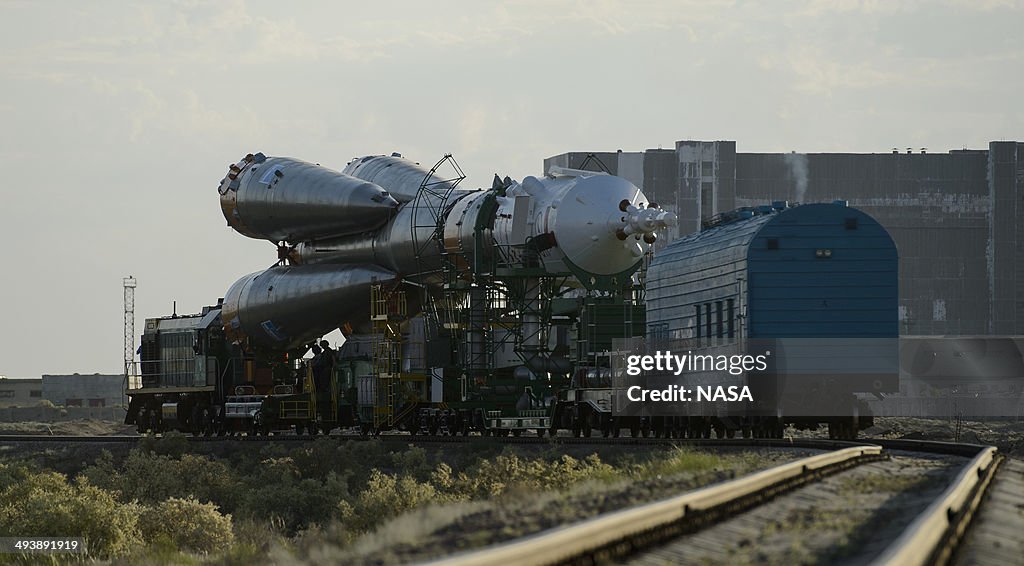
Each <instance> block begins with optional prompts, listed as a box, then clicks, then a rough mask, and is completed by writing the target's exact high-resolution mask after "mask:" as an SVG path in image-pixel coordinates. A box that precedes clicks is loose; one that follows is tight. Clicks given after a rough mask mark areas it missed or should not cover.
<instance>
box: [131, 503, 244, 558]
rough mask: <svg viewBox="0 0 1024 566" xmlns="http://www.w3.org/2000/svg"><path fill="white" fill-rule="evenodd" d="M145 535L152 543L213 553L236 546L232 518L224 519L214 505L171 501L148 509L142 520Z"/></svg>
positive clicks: (140, 520) (228, 516) (141, 525)
mask: <svg viewBox="0 0 1024 566" xmlns="http://www.w3.org/2000/svg"><path fill="white" fill-rule="evenodd" d="M139 524H140V527H141V530H142V535H143V536H144V537H145V538H146V540H147V541H148V542H149V543H150V544H153V543H157V544H167V543H170V544H171V545H173V546H174V547H176V548H179V549H188V550H192V551H196V552H212V551H214V550H218V549H224V548H226V547H228V546H229V545H231V543H233V542H234V539H235V536H234V533H233V532H232V530H231V515H222V514H221V513H220V511H219V510H218V509H217V506H216V505H214V504H212V503H200V502H199V501H197V500H195V499H193V498H189V499H179V498H177V497H172V498H170V499H168V500H166V501H163V502H161V503H159V504H157V505H156V506H154V507H148V508H146V510H145V511H143V512H142V516H141V517H140V518H139Z"/></svg>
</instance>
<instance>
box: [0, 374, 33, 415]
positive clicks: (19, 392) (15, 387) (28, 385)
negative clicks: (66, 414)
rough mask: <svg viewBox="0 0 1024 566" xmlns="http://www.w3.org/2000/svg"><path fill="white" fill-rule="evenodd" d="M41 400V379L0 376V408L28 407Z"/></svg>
mask: <svg viewBox="0 0 1024 566" xmlns="http://www.w3.org/2000/svg"><path fill="white" fill-rule="evenodd" d="M42 400H43V380H42V379H40V378H38V377H7V376H3V375H0V407H29V406H33V405H38V404H39V402H40V401H42Z"/></svg>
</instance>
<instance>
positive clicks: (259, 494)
mask: <svg viewBox="0 0 1024 566" xmlns="http://www.w3.org/2000/svg"><path fill="white" fill-rule="evenodd" d="M241 489H242V501H241V503H240V505H239V508H238V515H241V516H244V517H246V518H249V519H256V520H262V519H271V518H274V519H277V520H279V521H280V522H281V523H282V525H283V526H284V530H285V531H286V532H288V533H289V534H294V533H295V532H296V531H297V530H299V529H301V528H304V527H306V526H308V525H310V524H324V523H326V522H327V521H329V520H330V519H331V517H332V515H333V514H334V512H335V509H336V508H337V506H338V503H339V502H340V501H342V500H343V499H345V498H346V497H348V493H349V491H348V482H347V475H346V474H336V473H333V472H329V473H328V474H327V477H326V478H325V479H323V480H320V479H314V478H304V477H303V474H302V472H301V470H300V469H299V466H298V465H297V464H296V463H295V461H294V460H292V459H291V458H276V459H269V460H265V461H263V463H262V464H261V465H260V467H259V468H258V469H257V470H256V473H255V475H253V476H250V477H248V478H247V479H246V481H245V486H244V487H242V488H241Z"/></svg>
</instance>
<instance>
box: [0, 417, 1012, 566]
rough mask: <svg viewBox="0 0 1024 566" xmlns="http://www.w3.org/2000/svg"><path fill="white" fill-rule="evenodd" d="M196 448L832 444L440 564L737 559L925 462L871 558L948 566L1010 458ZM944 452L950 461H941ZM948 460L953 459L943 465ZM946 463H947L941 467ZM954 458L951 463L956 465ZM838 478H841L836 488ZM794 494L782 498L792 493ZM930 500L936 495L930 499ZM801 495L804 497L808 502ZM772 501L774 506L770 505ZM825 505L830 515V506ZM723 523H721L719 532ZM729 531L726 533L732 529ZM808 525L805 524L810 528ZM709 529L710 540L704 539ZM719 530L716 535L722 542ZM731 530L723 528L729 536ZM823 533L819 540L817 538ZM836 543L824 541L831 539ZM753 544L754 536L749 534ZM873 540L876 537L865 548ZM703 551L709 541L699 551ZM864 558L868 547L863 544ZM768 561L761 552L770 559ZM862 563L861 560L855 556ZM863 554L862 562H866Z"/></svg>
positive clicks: (408, 440)
mask: <svg viewBox="0 0 1024 566" xmlns="http://www.w3.org/2000/svg"><path fill="white" fill-rule="evenodd" d="M144 438H147V437H143V436H91V437H90V436H44V435H0V445H5V444H6V445H18V444H25V443H47V444H52V443H67V444H77V443H100V444H117V443H121V444H135V443H137V442H139V441H141V440H143V439H144ZM185 438H187V439H188V440H189V442H192V443H196V444H197V445H202V444H209V443H252V442H261V443H267V442H288V443H294V442H309V441H311V440H314V439H323V438H329V439H331V440H336V441H354V442H367V441H381V442H395V443H403V444H417V445H444V444H526V445H529V444H535V445H552V444H561V445H627V446H628V445H635V446H658V445H662V446H664V445H677V446H678V445H685V446H693V447H697V448H702V447H704V448H715V447H734V448H780V449H781V448H803V449H815V450H822V451H825V452H824V453H821V454H816V455H814V456H810V457H808V458H803V459H800V460H796V461H793V462H790V463H787V464H783V465H781V466H777V467H775V468H770V469H767V470H763V471H760V472H757V473H754V474H751V475H749V476H746V477H742V478H738V479H735V480H732V481H728V482H724V483H720V484H716V485H712V486H709V487H705V488H702V489H698V490H696V491H692V492H688V493H686V494H682V495H679V496H676V497H673V498H671V499H667V500H664V501H660V502H655V503H651V504H647V505H643V506H640V507H635V508H631V509H626V510H622V511H618V512H614V513H610V514H605V515H602V516H599V517H596V518H594V519H591V520H587V521H583V522H581V523H577V524H574V525H569V526H565V527H560V528H557V529H553V530H550V531H546V532H542V533H540V534H537V535H533V536H529V537H526V538H524V539H519V540H515V541H511V542H508V543H504V544H500V545H498V546H494V547H490V548H487V549H485V550H482V551H475V552H470V553H467V554H463V555H459V556H455V557H452V558H449V559H446V560H442V561H440V562H439V563H440V564H449V565H475V564H498V563H501V564H502V566H510V565H513V564H554V563H594V562H609V561H616V562H619V561H631V562H636V563H655V564H658V563H661V564H664V563H672V562H679V561H695V562H699V561H705V562H706V561H716V560H728V561H733V562H734V561H735V556H715V555H714V550H715V549H716V548H717V549H719V550H721V549H723V548H727V544H724V543H723V540H725V541H728V540H729V539H730V537H731V538H732V539H737V538H739V539H743V537H746V540H753V541H757V540H759V539H760V538H761V535H760V534H758V532H756V530H757V528H759V527H763V525H765V524H767V523H769V522H770V520H771V519H772V518H773V517H779V516H782V515H780V514H784V513H785V512H786V511H787V509H788V510H790V511H792V510H793V509H795V508H798V507H799V506H800V505H801V504H806V505H810V504H813V502H820V501H829V500H835V499H836V498H835V492H834V490H833V491H831V492H830V491H829V490H830V489H833V488H834V487H835V483H836V482H840V484H842V485H856V484H859V483H863V484H864V485H867V486H870V485H872V484H871V481H872V480H871V479H870V478H871V477H877V476H878V475H888V476H893V477H895V475H898V473H899V470H900V469H902V468H906V467H908V466H910V467H913V466H914V465H917V466H919V467H922V466H923V467H922V469H925V468H928V466H927V462H924V464H922V461H924V460H926V458H932V460H933V462H932V463H933V464H934V465H933V466H932V467H933V468H935V469H938V468H941V467H943V466H945V468H948V471H943V474H944V475H945V477H944V478H942V481H941V482H940V483H941V485H939V486H938V487H937V488H935V489H933V491H934V493H931V494H930V496H929V497H930V500H928V501H925V502H924V503H920V504H919V507H921V508H923V510H921V511H920V513H918V514H917V516H916V518H913V519H912V520H909V519H908V520H907V521H905V523H904V524H905V527H904V528H903V529H902V531H901V532H900V534H898V535H895V534H893V535H892V536H889V537H888V539H887V541H886V542H885V544H884V545H883V546H882V547H879V543H878V542H877V541H875V542H874V543H873V546H874V547H879V548H874V549H871V548H869V549H868V551H867V552H869V553H872V554H871V556H872V558H871V561H872V562H874V563H879V564H894V565H895V564H900V565H902V564H942V563H946V562H948V561H949V560H950V558H951V557H952V556H953V552H954V550H955V549H956V547H957V545H958V543H959V542H960V541H961V539H962V538H963V537H964V534H965V532H966V530H967V527H968V525H969V524H970V520H971V518H972V517H973V515H974V514H975V512H976V511H977V509H978V508H979V505H980V503H981V501H982V498H983V497H984V494H985V490H986V488H987V487H988V485H989V484H990V482H991V481H992V478H993V476H994V474H995V471H996V469H997V467H998V466H999V463H1000V461H1001V457H1000V456H999V455H998V454H997V453H996V450H995V448H992V447H983V446H977V445H965V444H952V443H945V442H928V441H917V440H866V441H861V442H856V441H837V440H825V439H792V438H787V439H658V438H574V437H555V438H550V437H549V438H536V437H518V438H517V437H497V438H495V437H476V436H471V437H463V436H441V437H432V436H410V435H382V436H379V437H365V436H359V435H331V436H328V437H324V436H318V437H312V436H296V435H287V434H286V435H276V436H270V437H267V436H242V437H185ZM943 458H945V460H943ZM943 463H944V464H943ZM940 464H942V465H940ZM947 464H948V465H947ZM829 482H832V485H831V487H830V486H829ZM787 497H789V498H791V501H783V500H784V499H785V498H787ZM929 501H930V503H929ZM801 502H802V503H801ZM772 505H775V507H772ZM816 513H819V514H820V513H824V514H826V515H827V513H828V510H827V509H825V510H822V509H818V510H817V511H816ZM715 529H718V531H717V532H716V530H715ZM723 533H724V534H723ZM805 534H806V533H805ZM700 537H703V538H700ZM716 537H717V539H718V542H715V541H716ZM723 537H725V538H724V539H723ZM819 542H820V541H819ZM826 542H827V541H826ZM748 544H749V543H748ZM868 547H871V544H869V545H868ZM694 549H697V550H700V549H703V550H704V551H706V552H703V553H700V552H696V553H695V551H694ZM861 555H862V557H863V555H864V552H862V553H861ZM762 558H763V557H762ZM853 561H854V562H856V560H853ZM862 561H863V560H862Z"/></svg>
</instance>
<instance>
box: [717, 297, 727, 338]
mask: <svg viewBox="0 0 1024 566" xmlns="http://www.w3.org/2000/svg"><path fill="white" fill-rule="evenodd" d="M715 316H716V317H717V319H716V320H717V323H716V325H717V326H718V328H717V329H716V334H717V336H718V337H719V338H721V337H722V336H723V335H724V334H725V324H724V322H723V321H722V301H715Z"/></svg>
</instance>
